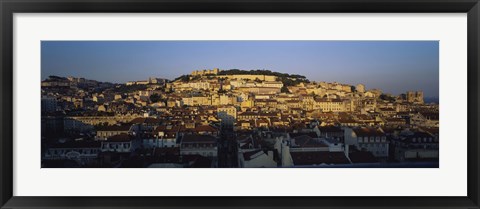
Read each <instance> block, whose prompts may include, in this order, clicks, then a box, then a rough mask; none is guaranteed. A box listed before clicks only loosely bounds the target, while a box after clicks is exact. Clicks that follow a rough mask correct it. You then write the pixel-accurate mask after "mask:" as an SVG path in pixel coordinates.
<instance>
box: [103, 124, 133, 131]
mask: <svg viewBox="0 0 480 209" xmlns="http://www.w3.org/2000/svg"><path fill="white" fill-rule="evenodd" d="M130 127H131V125H130V124H124V125H113V126H98V127H97V128H96V129H97V131H129V130H130Z"/></svg>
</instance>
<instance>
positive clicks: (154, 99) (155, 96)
mask: <svg viewBox="0 0 480 209" xmlns="http://www.w3.org/2000/svg"><path fill="white" fill-rule="evenodd" d="M160 99H161V97H160V95H158V94H152V95H150V101H151V102H153V103H156V102H158V101H160Z"/></svg>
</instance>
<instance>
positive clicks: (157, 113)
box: [39, 40, 440, 169]
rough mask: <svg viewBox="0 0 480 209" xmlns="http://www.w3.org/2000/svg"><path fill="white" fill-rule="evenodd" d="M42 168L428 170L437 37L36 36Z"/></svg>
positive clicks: (432, 153)
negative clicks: (99, 38) (177, 38)
mask: <svg viewBox="0 0 480 209" xmlns="http://www.w3.org/2000/svg"><path fill="white" fill-rule="evenodd" d="M40 82H41V84H40V85H41V156H40V159H39V160H41V167H42V168H157V169H159V168H281V169H282V168H283V169H287V168H313V169H315V168H317V169H321V168H325V169H327V168H439V128H440V127H439V121H440V120H439V42H438V41H318V40H315V41H314V40H308V41H296V40H292V41H263V40H262V41H233V40H232V41H193V40H192V41H188V40H186V41H42V42H41V81H40Z"/></svg>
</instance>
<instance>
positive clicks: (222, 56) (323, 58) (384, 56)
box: [41, 41, 439, 97]
mask: <svg viewBox="0 0 480 209" xmlns="http://www.w3.org/2000/svg"><path fill="white" fill-rule="evenodd" d="M438 53H439V43H438V42H437V41H42V51H41V56H42V57H41V62H42V63H41V68H42V79H45V78H46V77H48V76H49V75H57V76H75V77H84V78H88V79H94V80H99V81H109V82H126V81H131V80H145V79H146V78H148V77H150V76H154V77H161V78H168V79H173V78H176V77H178V76H180V75H182V74H188V73H190V72H191V71H193V70H197V69H211V68H220V69H242V70H251V69H266V70H272V71H278V72H283V73H290V74H292V73H293V74H301V75H305V76H306V77H307V78H308V79H309V80H311V81H327V82H334V81H336V82H340V83H347V84H352V85H356V84H358V83H363V84H365V85H366V88H367V89H371V88H379V89H382V90H383V91H384V92H387V93H392V94H400V93H403V92H406V91H408V90H422V91H424V92H425V96H427V97H438V95H439V90H438V89H439V54H438Z"/></svg>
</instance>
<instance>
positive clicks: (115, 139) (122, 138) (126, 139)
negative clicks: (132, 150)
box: [107, 134, 133, 142]
mask: <svg viewBox="0 0 480 209" xmlns="http://www.w3.org/2000/svg"><path fill="white" fill-rule="evenodd" d="M132 139H133V136H131V135H128V134H119V135H115V136H111V137H108V138H107V142H129V141H132Z"/></svg>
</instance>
